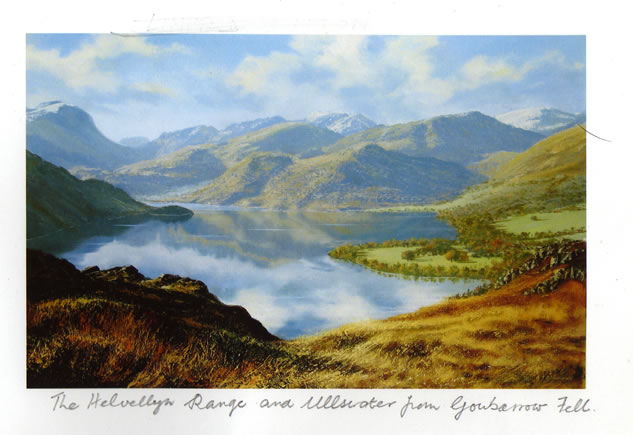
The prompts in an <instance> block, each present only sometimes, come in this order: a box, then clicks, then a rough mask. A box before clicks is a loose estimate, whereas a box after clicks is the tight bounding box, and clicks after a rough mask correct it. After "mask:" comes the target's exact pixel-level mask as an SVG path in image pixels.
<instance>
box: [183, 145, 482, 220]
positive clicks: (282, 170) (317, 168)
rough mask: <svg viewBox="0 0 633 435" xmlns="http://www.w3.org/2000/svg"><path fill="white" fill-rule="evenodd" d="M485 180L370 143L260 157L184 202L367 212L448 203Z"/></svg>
mask: <svg viewBox="0 0 633 435" xmlns="http://www.w3.org/2000/svg"><path fill="white" fill-rule="evenodd" d="M481 180H482V178H481V177H480V176H477V175H475V174H473V173H472V172H470V171H468V170H467V169H466V168H464V167H463V166H461V165H458V164H455V163H451V162H443V161H440V160H437V159H433V158H427V157H411V156H407V155H405V154H402V153H399V152H394V151H387V150H384V149H383V148H381V147H379V146H377V145H368V146H365V147H363V148H362V149H360V150H357V151H354V152H342V153H338V154H329V155H321V156H317V157H313V158H308V159H296V160H294V161H293V160H291V159H290V158H289V156H286V157H284V156H283V155H275V154H271V153H258V154H256V155H253V156H249V157H248V158H247V159H245V161H244V162H242V163H240V164H239V165H238V166H237V167H235V168H233V169H232V170H229V171H227V172H226V173H225V174H224V175H222V176H221V177H219V178H217V179H216V180H215V181H214V182H213V183H211V184H210V185H209V186H208V187H206V188H204V189H202V190H200V191H198V192H196V193H194V194H191V195H188V196H186V197H184V198H181V199H183V200H186V201H194V202H202V203H213V204H238V205H244V206H265V207H278V208H316V209H333V208H367V207H376V206H382V205H393V204H404V203H420V202H422V203H424V202H429V201H432V200H437V199H446V198H450V197H451V196H454V195H456V194H457V193H459V192H460V191H461V190H463V189H464V188H465V187H467V186H469V185H471V184H473V183H476V182H478V181H481Z"/></svg>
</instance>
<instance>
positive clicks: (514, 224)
mask: <svg viewBox="0 0 633 435" xmlns="http://www.w3.org/2000/svg"><path fill="white" fill-rule="evenodd" d="M586 223H587V210H565V211H559V212H552V213H530V214H526V215H523V216H512V217H510V218H508V219H504V220H502V221H499V222H498V223H497V227H498V228H499V229H501V230H503V231H507V232H509V233H512V234H520V233H523V232H525V233H529V234H532V235H534V234H536V233H540V232H552V233H559V232H569V231H573V229H577V230H578V231H575V232H574V234H573V236H576V237H572V238H576V239H577V238H584V236H585V231H584V229H585V226H586ZM568 238H570V237H568Z"/></svg>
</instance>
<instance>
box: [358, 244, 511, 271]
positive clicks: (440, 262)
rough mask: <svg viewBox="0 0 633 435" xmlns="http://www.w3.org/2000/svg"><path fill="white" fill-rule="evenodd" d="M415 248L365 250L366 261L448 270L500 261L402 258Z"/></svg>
mask: <svg viewBox="0 0 633 435" xmlns="http://www.w3.org/2000/svg"><path fill="white" fill-rule="evenodd" d="M455 248H457V249H464V248H463V247H461V246H455ZM411 249H415V248H410V247H393V248H370V249H367V251H366V252H367V257H366V258H367V260H376V261H379V262H381V263H385V264H396V263H401V264H410V263H417V264H419V265H421V266H427V265H429V266H435V267H437V266H443V267H446V268H449V267H451V266H457V267H460V268H461V267H469V268H471V269H481V268H482V267H486V266H490V265H491V264H492V262H493V261H501V259H500V258H490V257H479V258H473V257H471V258H470V260H469V261H466V262H458V261H449V260H447V259H446V258H444V256H443V255H422V256H420V257H417V258H416V259H415V260H412V261H408V260H404V259H403V258H402V256H401V255H402V252H403V251H408V250H411Z"/></svg>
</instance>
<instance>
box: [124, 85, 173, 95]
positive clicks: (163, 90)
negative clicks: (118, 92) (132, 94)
mask: <svg viewBox="0 0 633 435" xmlns="http://www.w3.org/2000/svg"><path fill="white" fill-rule="evenodd" d="M131 88H132V89H134V90H136V91H139V92H145V93H147V94H155V95H164V96H167V97H174V96H176V95H177V92H176V91H175V90H173V89H171V88H169V87H167V86H165V85H162V84H160V83H150V82H139V83H134V84H133V85H132V86H131Z"/></svg>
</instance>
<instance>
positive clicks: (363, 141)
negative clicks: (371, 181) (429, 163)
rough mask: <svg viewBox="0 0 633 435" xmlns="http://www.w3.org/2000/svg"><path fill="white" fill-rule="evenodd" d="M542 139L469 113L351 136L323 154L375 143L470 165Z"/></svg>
mask: <svg viewBox="0 0 633 435" xmlns="http://www.w3.org/2000/svg"><path fill="white" fill-rule="evenodd" d="M542 138H543V136H542V135H540V134H538V133H535V132H532V131H527V130H522V129H519V128H516V127H512V126H510V125H507V124H504V123H502V122H499V121H498V120H496V119H495V118H492V117H490V116H487V115H484V114H483V113H480V112H468V113H463V114H458V115H445V116H437V117H435V118H431V119H428V120H424V121H415V122H409V123H406V124H396V125H392V126H388V127H386V126H379V127H374V128H370V129H368V130H365V131H362V132H360V133H356V134H353V135H350V136H347V137H345V138H343V139H341V140H340V141H338V142H337V143H335V144H334V145H332V146H329V147H325V148H324V150H323V151H324V152H326V153H327V152H331V151H337V150H343V149H360V148H362V147H364V146H366V145H368V144H372V143H375V144H377V145H380V146H381V147H383V148H385V149H387V150H394V151H400V152H402V153H404V154H407V155H409V156H415V157H433V158H436V159H440V160H445V161H449V162H456V163H460V164H462V165H469V164H473V163H476V162H478V161H481V160H482V159H484V158H485V157H486V156H487V155H489V154H490V153H494V152H497V151H513V152H520V151H524V150H526V149H527V148H529V147H530V146H531V145H534V144H535V143H536V142H538V141H539V140H541V139H542Z"/></svg>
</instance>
